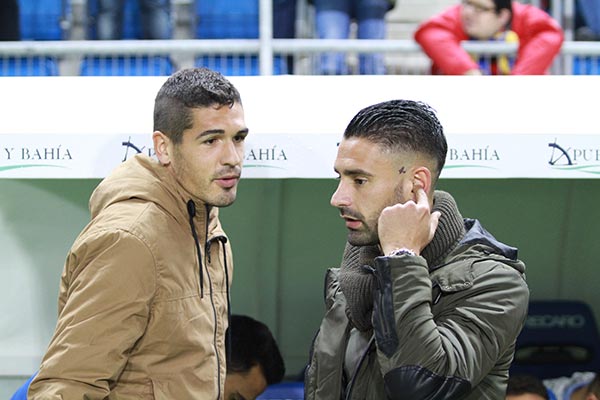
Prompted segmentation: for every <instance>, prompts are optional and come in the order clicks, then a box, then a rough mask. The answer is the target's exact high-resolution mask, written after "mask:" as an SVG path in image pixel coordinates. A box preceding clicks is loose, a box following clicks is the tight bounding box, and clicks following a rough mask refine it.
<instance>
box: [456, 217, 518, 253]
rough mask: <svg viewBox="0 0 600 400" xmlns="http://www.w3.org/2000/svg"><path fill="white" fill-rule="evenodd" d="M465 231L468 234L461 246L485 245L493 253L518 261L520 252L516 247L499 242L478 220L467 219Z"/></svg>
mask: <svg viewBox="0 0 600 400" xmlns="http://www.w3.org/2000/svg"><path fill="white" fill-rule="evenodd" d="M464 222H465V230H466V231H467V233H466V234H465V236H463V238H462V240H461V241H460V243H459V246H461V245H473V244H483V245H486V246H488V247H491V248H492V249H493V253H495V254H499V255H501V256H504V257H506V258H508V259H509V260H517V253H518V250H517V248H516V247H512V246H509V245H506V244H504V243H502V242H499V241H498V240H497V239H496V238H495V237H494V236H493V235H492V234H491V233H489V232H488V231H486V230H485V228H484V227H483V226H481V224H480V223H479V221H477V220H476V219H470V218H465V220H464Z"/></svg>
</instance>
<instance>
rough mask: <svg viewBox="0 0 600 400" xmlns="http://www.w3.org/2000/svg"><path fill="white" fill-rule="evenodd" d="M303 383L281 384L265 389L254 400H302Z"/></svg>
mask: <svg viewBox="0 0 600 400" xmlns="http://www.w3.org/2000/svg"><path fill="white" fill-rule="evenodd" d="M303 399H304V383H303V382H282V383H276V384H273V385H270V386H269V387H267V390H265V391H264V392H263V393H262V394H261V395H260V396H258V397H257V398H256V400H303Z"/></svg>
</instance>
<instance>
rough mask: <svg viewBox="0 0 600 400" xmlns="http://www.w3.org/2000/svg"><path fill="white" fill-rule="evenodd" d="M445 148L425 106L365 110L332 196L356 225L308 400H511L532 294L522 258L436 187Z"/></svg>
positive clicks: (330, 302)
mask: <svg viewBox="0 0 600 400" xmlns="http://www.w3.org/2000/svg"><path fill="white" fill-rule="evenodd" d="M446 152H447V144H446V139H445V137H444V134H443V129H442V126H441V124H440V122H439V121H438V119H437V117H436V115H435V113H434V111H433V110H432V109H431V108H430V107H429V106H428V105H426V104H424V103H420V102H415V101H408V100H394V101H387V102H384V103H380V104H375V105H372V106H369V107H367V108H365V109H363V110H361V111H360V112H359V113H358V114H357V115H356V116H355V117H354V118H353V119H352V121H351V122H350V124H349V125H348V127H347V128H346V131H345V133H344V137H343V140H342V141H341V143H340V145H339V149H338V155H337V158H336V161H335V171H336V172H337V173H338V174H339V185H338V188H337V190H336V191H335V193H334V194H333V196H332V198H331V204H332V205H333V206H334V207H336V208H338V210H339V212H340V215H341V217H342V218H343V219H344V221H345V223H346V227H347V229H348V244H347V246H346V249H345V252H344V256H343V259H342V264H341V267H340V268H339V269H338V268H334V269H331V270H329V271H328V273H327V278H326V288H325V293H326V301H325V303H326V313H325V317H324V318H323V321H322V323H321V326H320V329H319V332H318V334H317V336H316V337H315V340H314V343H313V348H312V350H311V357H310V365H309V367H308V369H307V372H306V379H305V397H306V399H309V400H313V399H315V400H316V399H328V400H331V399H342V398H343V399H363V400H364V399H386V398H389V399H407V400H419V399H446V400H447V399H473V400H475V399H477V400H481V399H503V398H504V395H505V391H506V384H507V379H508V369H509V366H510V363H511V361H512V359H513V355H514V348H515V340H516V338H517V335H518V334H519V332H520V331H521V328H522V326H523V323H524V321H525V318H526V314H527V304H528V300H529V290H528V288H527V285H526V283H525V277H524V271H525V266H524V264H523V263H522V262H521V261H519V260H518V259H517V250H516V249H515V248H513V247H510V246H507V245H505V244H502V243H500V242H499V241H497V240H496V239H495V238H494V237H493V236H492V235H491V234H489V233H488V232H487V231H486V230H485V229H484V228H483V227H482V226H481V225H480V224H479V222H478V221H476V220H472V219H463V217H462V216H461V214H460V212H459V210H458V207H457V205H456V203H455V201H454V199H453V198H452V196H451V195H450V194H448V193H445V192H442V191H436V190H435V185H436V182H437V180H438V177H439V175H440V172H441V170H442V168H443V166H444V162H445V158H446Z"/></svg>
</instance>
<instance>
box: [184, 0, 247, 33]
mask: <svg viewBox="0 0 600 400" xmlns="http://www.w3.org/2000/svg"><path fill="white" fill-rule="evenodd" d="M196 16H197V19H196V37H197V38H198V39H256V38H258V0H202V1H197V2H196Z"/></svg>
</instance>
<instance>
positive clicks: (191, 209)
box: [187, 200, 221, 400]
mask: <svg viewBox="0 0 600 400" xmlns="http://www.w3.org/2000/svg"><path fill="white" fill-rule="evenodd" d="M187 209H188V215H189V217H190V226H191V229H192V236H193V237H194V242H195V244H196V251H197V255H198V264H199V268H200V270H199V271H198V272H199V273H200V298H201V299H202V298H203V297H204V279H203V276H204V273H203V271H204V264H205V263H204V264H203V263H202V253H201V252H200V244H199V243H198V235H197V234H196V226H195V224H194V217H195V215H196V205H195V204H194V201H193V200H189V201H188V202H187ZM205 209H206V218H205V219H206V227H205V245H204V256H205V261H207V260H208V262H209V263H210V243H211V240H209V239H208V215H209V212H210V209H209V206H208V205H205ZM206 276H207V278H208V287H209V297H210V305H211V307H212V311H213V319H214V330H213V349H214V351H215V357H216V358H217V400H219V399H221V358H220V357H219V347H218V346H217V328H218V320H217V307H216V306H215V300H214V292H213V285H212V278H211V276H210V271H209V269H208V267H207V268H206Z"/></svg>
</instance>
